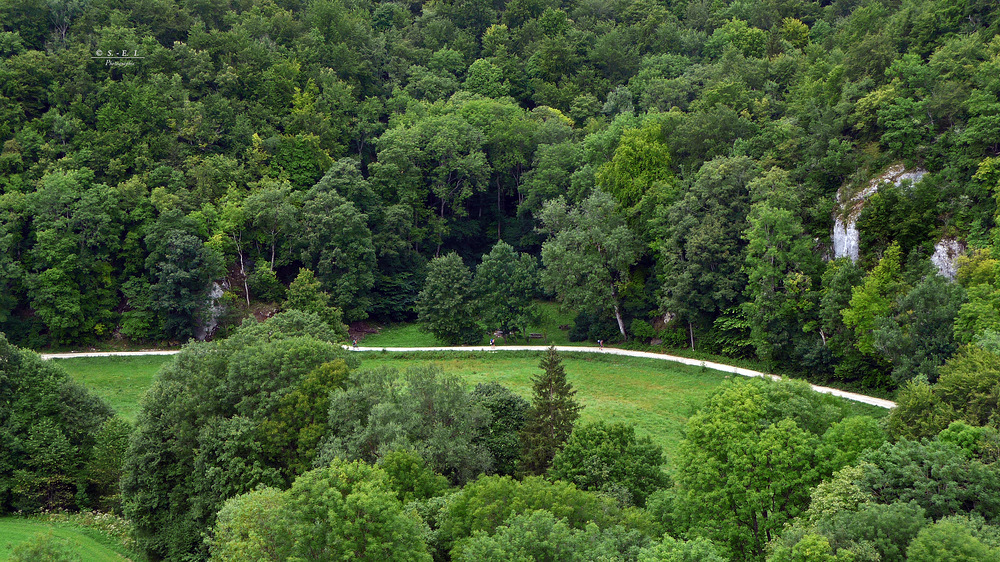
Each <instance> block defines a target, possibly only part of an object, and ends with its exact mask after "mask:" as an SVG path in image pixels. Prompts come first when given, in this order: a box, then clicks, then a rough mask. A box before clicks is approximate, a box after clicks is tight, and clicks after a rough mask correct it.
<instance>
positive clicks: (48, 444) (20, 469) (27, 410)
mask: <svg viewBox="0 0 1000 562" xmlns="http://www.w3.org/2000/svg"><path fill="white" fill-rule="evenodd" d="M0 405H2V406H3V407H2V408H0V513H10V512H12V511H24V512H29V513H30V512H36V511H40V510H43V509H50V510H52V509H76V508H81V507H86V506H88V505H89V504H88V500H89V501H90V502H93V503H94V504H102V503H103V502H105V501H107V502H112V503H113V502H114V501H115V498H114V495H115V490H114V489H113V487H111V486H108V484H109V482H107V481H106V480H105V481H104V482H103V484H104V486H103V487H100V486H99V487H96V488H90V489H88V480H90V478H91V477H92V476H93V474H92V473H91V472H90V470H89V469H90V467H91V466H92V463H101V462H107V463H111V464H112V465H114V464H117V463H120V462H121V457H120V456H117V455H120V454H121V451H120V448H117V449H116V447H115V446H114V445H111V444H110V443H109V441H113V440H114V439H115V438H114V437H111V436H108V435H105V432H104V431H102V429H103V428H105V427H107V426H106V424H108V423H113V422H109V421H108V420H109V419H110V418H111V415H112V411H111V408H110V407H109V406H108V405H107V404H106V403H105V402H104V401H103V400H101V399H100V398H97V397H96V396H93V395H91V394H90V393H89V392H87V390H86V389H85V388H84V387H82V386H80V385H78V384H76V383H75V382H73V381H72V380H71V379H70V378H69V376H68V375H66V373H65V372H64V371H63V370H62V369H60V368H59V367H57V366H55V365H52V364H51V363H45V362H43V361H42V360H41V359H40V358H39V357H38V355H37V354H35V353H34V352H31V351H27V350H22V349H19V348H17V347H15V346H13V345H11V344H10V343H9V342H8V341H7V339H6V337H4V336H3V334H0ZM109 445H111V447H110V450H108V448H109ZM113 477H114V476H113V474H106V475H101V478H113ZM88 493H89V494H92V495H90V496H88Z"/></svg>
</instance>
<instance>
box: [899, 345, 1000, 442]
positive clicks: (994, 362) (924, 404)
mask: <svg viewBox="0 0 1000 562" xmlns="http://www.w3.org/2000/svg"><path fill="white" fill-rule="evenodd" d="M940 373H941V375H940V378H939V379H938V381H937V383H935V384H934V385H930V384H927V383H925V382H914V383H910V384H908V385H906V386H904V387H903V388H902V389H901V390H900V392H899V397H898V399H897V407H896V408H894V409H893V410H892V412H891V413H890V414H889V419H888V422H887V425H886V427H887V429H888V431H889V433H890V434H891V435H892V436H893V437H896V438H904V437H905V438H908V439H920V438H923V437H933V436H935V435H937V434H938V433H939V432H940V431H941V430H943V429H944V428H946V427H947V426H948V424H950V423H951V422H952V421H955V420H963V421H965V422H966V423H968V424H971V425H973V426H983V425H986V424H991V425H994V426H995V425H996V423H997V420H996V411H997V399H998V391H997V389H998V385H1000V356H997V355H996V354H995V353H992V352H990V351H986V350H985V349H982V348H980V347H977V346H967V347H964V348H962V350H961V351H960V352H959V353H958V354H957V355H955V356H954V357H952V358H951V359H950V360H949V361H948V362H947V363H946V364H945V365H944V366H942V367H941V369H940Z"/></svg>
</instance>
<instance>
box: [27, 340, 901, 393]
mask: <svg viewBox="0 0 1000 562" xmlns="http://www.w3.org/2000/svg"><path fill="white" fill-rule="evenodd" d="M555 347H556V351H559V352H560V353H604V354H607V355H622V356H626V357H641V358H644V359H658V360H660V361H670V362H673V363H681V364H683V365H691V366H694V367H705V368H707V369H712V370H713V371H722V372H724V373H732V374H734V375H739V376H741V377H768V378H771V379H774V380H780V379H781V377H779V376H778V375H771V374H768V373H762V372H760V371H754V370H752V369H744V368H743V367H734V366H733V365H726V364H724V363H716V362H714V361H703V360H701V359H690V358H688V357H678V356H676V355H666V354H663V353H651V352H649V351H632V350H630V349H617V348H614V347H605V348H600V347H577V346H566V345H557V346H555ZM344 348H345V349H348V350H350V351H357V352H362V351H387V352H391V353H400V352H410V353H413V352H421V351H544V350H545V349H546V348H544V347H540V346H537V345H504V346H500V347H491V346H488V345H473V346H457V347H364V346H362V347H350V346H346V345H345V346H344ZM177 353H180V352H179V351H88V352H80V353H42V354H40V355H41V357H42V359H69V358H73V357H129V356H138V355H175V354H177ZM810 386H812V388H813V390H815V391H816V392H822V393H823V394H832V395H833V396H839V397H841V398H844V399H846V400H853V401H854V402H861V403H863V404H870V405H872V406H878V407H879V408H895V407H896V403H895V402H892V401H891V400H885V399H882V398H875V397H874V396H866V395H864V394H857V393H854V392H847V391H845V390H838V389H836V388H830V387H827V386H818V385H815V384H813V385H810Z"/></svg>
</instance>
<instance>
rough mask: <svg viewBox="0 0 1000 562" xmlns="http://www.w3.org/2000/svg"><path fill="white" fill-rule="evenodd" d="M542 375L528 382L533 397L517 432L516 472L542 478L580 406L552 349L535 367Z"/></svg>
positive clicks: (567, 435) (570, 430)
mask: <svg viewBox="0 0 1000 562" xmlns="http://www.w3.org/2000/svg"><path fill="white" fill-rule="evenodd" d="M538 366H539V367H540V368H541V369H542V373H541V374H539V375H536V376H535V377H533V378H532V379H531V384H532V387H533V395H532V398H531V409H529V410H528V412H527V414H526V417H527V419H526V420H525V422H524V426H523V427H522V428H521V462H520V465H519V466H518V472H520V473H523V474H534V475H540V474H544V473H545V471H546V470H548V469H549V467H550V466H551V465H552V459H553V458H554V457H555V455H556V454H557V453H558V452H559V450H560V449H562V447H563V445H564V444H565V443H566V440H567V439H569V436H570V434H571V433H572V432H573V424H574V423H576V420H577V418H579V417H580V408H582V406H580V403H579V402H577V401H576V399H575V398H574V396H575V395H576V391H575V390H573V385H571V384H570V383H569V381H567V380H566V370H565V369H564V368H563V365H562V360H561V359H560V358H559V354H558V353H557V352H556V349H555V347H550V348H549V349H548V351H546V353H545V357H543V358H542V362H541V363H540V364H539V365H538Z"/></svg>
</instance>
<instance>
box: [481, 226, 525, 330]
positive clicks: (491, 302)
mask: <svg viewBox="0 0 1000 562" xmlns="http://www.w3.org/2000/svg"><path fill="white" fill-rule="evenodd" d="M472 288H473V294H474V295H475V299H476V302H478V307H479V317H480V319H481V321H482V323H483V325H484V326H485V327H486V329H487V331H490V332H492V331H494V330H500V331H502V332H503V333H504V335H507V334H518V333H521V334H524V333H525V332H526V331H527V328H528V326H534V325H537V323H538V320H539V312H538V309H537V307H536V306H535V304H534V298H535V297H536V296H538V259H537V258H535V257H533V256H530V255H528V254H517V253H516V252H514V248H512V247H511V246H510V245H509V244H507V243H506V242H503V241H500V242H497V244H496V245H495V246H493V249H492V250H491V251H490V253H489V254H486V255H485V256H483V261H482V262H481V263H480V264H479V266H478V267H476V276H475V279H474V280H473V284H472Z"/></svg>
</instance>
